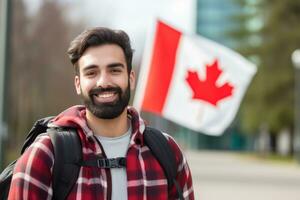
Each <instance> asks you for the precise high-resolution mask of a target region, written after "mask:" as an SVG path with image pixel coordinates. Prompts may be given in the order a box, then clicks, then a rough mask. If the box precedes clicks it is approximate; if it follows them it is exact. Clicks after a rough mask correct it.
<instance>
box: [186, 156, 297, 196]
mask: <svg viewBox="0 0 300 200" xmlns="http://www.w3.org/2000/svg"><path fill="white" fill-rule="evenodd" d="M185 155H186V157H187V160H188V162H189V165H190V168H191V171H192V176H193V185H194V191H195V199H197V200H198V199H199V200H300V165H299V164H296V163H279V162H267V161H263V160H259V159H254V158H251V157H249V156H242V155H241V154H238V153H230V152H218V151H216V152H211V151H186V152H185Z"/></svg>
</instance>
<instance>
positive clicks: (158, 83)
mask: <svg viewBox="0 0 300 200" xmlns="http://www.w3.org/2000/svg"><path fill="white" fill-rule="evenodd" d="M180 37H181V32H179V31H177V30H175V29H174V28H172V27H170V26H168V25H166V24H164V23H162V22H158V23H157V27H156V35H155V38H154V48H153V52H152V59H151V63H150V64H151V65H150V71H149V75H148V81H147V84H146V92H145V96H144V99H143V103H142V110H144V111H149V112H153V113H156V114H159V115H161V112H162V109H163V107H164V104H165V100H166V97H167V94H168V90H169V86H170V82H171V79H172V75H173V71H174V65H175V60H176V52H177V47H178V43H179V40H180Z"/></svg>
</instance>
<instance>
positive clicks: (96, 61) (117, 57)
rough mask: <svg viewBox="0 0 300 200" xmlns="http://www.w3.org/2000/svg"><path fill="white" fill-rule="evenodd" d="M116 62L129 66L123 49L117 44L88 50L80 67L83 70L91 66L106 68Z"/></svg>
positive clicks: (82, 58)
mask: <svg viewBox="0 0 300 200" xmlns="http://www.w3.org/2000/svg"><path fill="white" fill-rule="evenodd" d="M116 62H119V63H123V64H124V66H127V65H126V59H125V54H124V51H123V49H122V48H121V47H120V46H118V45H116V44H105V45H100V46H94V47H89V48H87V49H86V51H85V52H84V53H83V55H82V56H81V57H80V59H79V60H78V65H79V67H80V69H83V68H85V67H88V66H91V65H97V66H99V67H101V66H103V67H105V66H107V65H109V64H112V63H116Z"/></svg>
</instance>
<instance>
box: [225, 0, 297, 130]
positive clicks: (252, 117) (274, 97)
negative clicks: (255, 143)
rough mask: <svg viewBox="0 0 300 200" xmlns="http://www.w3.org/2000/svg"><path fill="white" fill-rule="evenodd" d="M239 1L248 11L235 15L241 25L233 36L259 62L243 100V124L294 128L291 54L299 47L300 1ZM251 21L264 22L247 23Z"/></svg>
mask: <svg viewBox="0 0 300 200" xmlns="http://www.w3.org/2000/svg"><path fill="white" fill-rule="evenodd" d="M237 1H238V3H240V5H243V6H244V7H245V13H244V14H241V15H240V16H236V17H235V20H237V21H238V22H239V23H240V24H241V26H240V27H239V28H238V29H236V30H234V31H233V32H232V34H231V36H232V37H233V38H234V39H236V40H237V41H239V44H240V46H238V47H237V50H238V51H239V52H241V53H242V54H244V55H245V56H247V57H248V58H249V59H252V60H253V61H254V62H256V64H257V65H258V72H257V74H256V77H255V78H254V80H253V82H252V84H251V86H250V88H249V91H248V93H247V95H246V98H245V100H244V102H243V104H242V109H241V116H242V120H241V121H242V127H243V129H244V130H245V131H247V132H255V131H257V129H258V128H259V127H260V125H261V124H267V125H268V127H269V129H270V131H271V133H276V132H278V131H279V130H280V129H282V128H284V127H287V128H292V126H293V116H294V115H293V112H294V110H293V108H294V107H293V105H294V68H293V66H292V63H291V54H292V52H293V51H294V50H295V49H297V48H300V26H299V21H300V1H298V0H297V1H295V0H285V1H282V0H272V1H270V0H256V1H255V0H252V1H249V0H237ZM246 8H252V9H246ZM251 22H253V23H252V25H253V24H255V23H256V24H262V26H261V27H259V26H256V28H255V26H247V24H248V25H249V24H251ZM257 27H258V28H257Z"/></svg>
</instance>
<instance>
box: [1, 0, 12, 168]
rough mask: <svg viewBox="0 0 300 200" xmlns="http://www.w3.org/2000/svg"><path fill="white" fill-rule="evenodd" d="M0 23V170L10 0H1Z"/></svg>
mask: <svg viewBox="0 0 300 200" xmlns="http://www.w3.org/2000/svg"><path fill="white" fill-rule="evenodd" d="M0 8H1V22H0V27H1V28H0V169H2V168H3V166H2V165H3V160H4V159H3V157H4V148H3V141H4V139H5V137H6V136H7V123H6V120H5V117H4V110H5V98H6V91H5V90H6V89H5V88H6V78H7V77H6V74H7V67H8V53H9V52H8V48H9V46H8V45H9V43H8V41H9V39H8V38H9V35H8V33H9V26H10V24H9V21H10V11H11V0H1V7H0Z"/></svg>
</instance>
